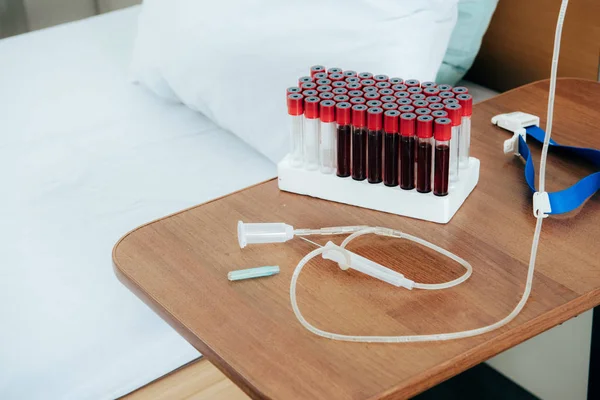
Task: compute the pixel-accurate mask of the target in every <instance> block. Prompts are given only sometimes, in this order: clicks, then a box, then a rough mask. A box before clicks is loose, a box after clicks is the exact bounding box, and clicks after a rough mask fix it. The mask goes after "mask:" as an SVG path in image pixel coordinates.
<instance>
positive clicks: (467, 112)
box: [456, 94, 473, 117]
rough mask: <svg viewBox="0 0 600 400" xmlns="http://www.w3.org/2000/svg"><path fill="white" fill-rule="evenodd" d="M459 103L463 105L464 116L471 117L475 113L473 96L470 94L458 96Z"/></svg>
mask: <svg viewBox="0 0 600 400" xmlns="http://www.w3.org/2000/svg"><path fill="white" fill-rule="evenodd" d="M456 100H458V104H460V106H461V107H462V110H463V117H470V116H471V115H473V96H471V95H470V94H459V95H457V96H456Z"/></svg>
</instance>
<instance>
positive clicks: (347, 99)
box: [333, 94, 350, 103]
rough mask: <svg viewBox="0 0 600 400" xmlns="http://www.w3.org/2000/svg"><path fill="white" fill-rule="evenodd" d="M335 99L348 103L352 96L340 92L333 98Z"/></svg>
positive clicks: (337, 101)
mask: <svg viewBox="0 0 600 400" xmlns="http://www.w3.org/2000/svg"><path fill="white" fill-rule="evenodd" d="M333 101H335V102H336V103H346V102H348V101H350V97H348V96H346V95H345V94H340V95H337V96H335V97H334V98H333Z"/></svg>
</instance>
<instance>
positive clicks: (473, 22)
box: [435, 0, 498, 85]
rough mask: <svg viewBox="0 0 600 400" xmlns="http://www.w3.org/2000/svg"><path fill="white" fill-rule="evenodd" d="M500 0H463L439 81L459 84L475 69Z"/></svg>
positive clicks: (439, 71)
mask: <svg viewBox="0 0 600 400" xmlns="http://www.w3.org/2000/svg"><path fill="white" fill-rule="evenodd" d="M496 4H498V0H460V1H459V3H458V20H457V21H456V26H455V27H454V30H453V31H452V35H451V36H450V43H449V44H448V49H447V50H446V55H445V56H444V60H443V62H442V65H441V66H440V69H439V70H438V73H437V77H436V79H435V80H436V82H438V83H448V84H450V85H455V84H456V83H457V82H458V81H459V80H460V79H461V78H462V77H463V76H464V75H465V74H466V73H467V71H468V70H469V68H471V65H472V64H473V61H475V57H476V56H477V53H478V52H479V47H480V46H481V39H482V38H483V35H484V34H485V31H486V30H487V28H488V25H489V23H490V20H491V19H492V15H493V14H494V10H495V9H496Z"/></svg>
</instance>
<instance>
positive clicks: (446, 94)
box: [438, 91, 454, 100]
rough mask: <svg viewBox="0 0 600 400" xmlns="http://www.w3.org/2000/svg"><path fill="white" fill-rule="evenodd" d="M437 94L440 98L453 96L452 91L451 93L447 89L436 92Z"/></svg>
mask: <svg viewBox="0 0 600 400" xmlns="http://www.w3.org/2000/svg"><path fill="white" fill-rule="evenodd" d="M438 96H439V97H441V98H442V100H443V99H449V98H451V97H454V93H452V92H448V91H444V92H440V93H439V94H438Z"/></svg>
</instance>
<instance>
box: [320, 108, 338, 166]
mask: <svg viewBox="0 0 600 400" xmlns="http://www.w3.org/2000/svg"><path fill="white" fill-rule="evenodd" d="M319 115H320V120H321V126H320V128H319V164H320V169H321V173H323V174H332V173H333V172H334V171H335V170H336V126H335V125H336V124H335V101H333V100H321V103H320V105H319Z"/></svg>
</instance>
